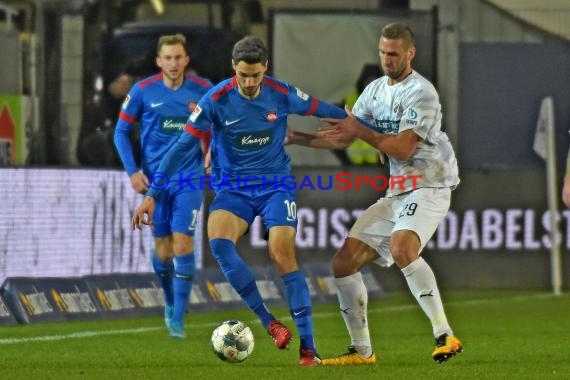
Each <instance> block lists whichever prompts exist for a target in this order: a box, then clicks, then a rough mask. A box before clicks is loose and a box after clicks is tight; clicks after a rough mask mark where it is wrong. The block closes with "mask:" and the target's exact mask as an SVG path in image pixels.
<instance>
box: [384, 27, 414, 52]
mask: <svg viewBox="0 0 570 380" xmlns="http://www.w3.org/2000/svg"><path fill="white" fill-rule="evenodd" d="M380 35H381V36H382V37H384V38H387V39H389V40H394V39H400V38H401V39H403V40H404V42H405V47H406V49H409V48H411V47H412V46H415V45H416V40H415V38H414V32H412V29H410V27H409V26H408V25H406V24H402V23H397V22H395V23H392V24H388V25H386V26H385V27H383V28H382V32H381V33H380Z"/></svg>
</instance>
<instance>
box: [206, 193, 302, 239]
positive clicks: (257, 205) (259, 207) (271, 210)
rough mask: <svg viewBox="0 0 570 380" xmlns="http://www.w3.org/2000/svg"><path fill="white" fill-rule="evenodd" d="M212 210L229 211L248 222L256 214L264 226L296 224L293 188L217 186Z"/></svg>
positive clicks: (293, 225) (294, 225)
mask: <svg viewBox="0 0 570 380" xmlns="http://www.w3.org/2000/svg"><path fill="white" fill-rule="evenodd" d="M215 210H226V211H229V212H231V213H233V214H235V215H237V216H239V217H240V218H242V219H243V220H245V221H246V222H247V224H248V225H251V223H253V219H254V218H255V217H256V216H257V215H259V216H261V219H262V221H263V226H264V227H265V229H266V230H269V229H270V228H271V227H275V226H291V227H293V228H295V229H296V228H297V204H296V203H295V191H294V190H286V189H239V190H220V191H218V192H217V193H216V197H215V198H214V201H213V202H212V204H211V206H210V213H212V212H213V211H215Z"/></svg>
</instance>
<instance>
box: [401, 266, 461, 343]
mask: <svg viewBox="0 0 570 380" xmlns="http://www.w3.org/2000/svg"><path fill="white" fill-rule="evenodd" d="M402 273H403V274H404V277H405V278H406V281H407V282H408V286H409V287H410V291H411V292H412V294H413V295H414V297H415V298H416V300H417V301H418V303H419V304H420V307H421V308H422V310H423V311H424V313H425V314H426V315H427V317H428V318H429V320H430V321H431V325H432V329H433V335H434V336H435V337H436V338H437V337H439V336H440V335H442V334H448V335H453V332H452V331H451V327H449V323H447V317H446V316H445V312H444V310H443V304H442V302H441V297H440V295H439V290H438V288H437V283H436V280H435V275H434V274H433V271H432V270H431V268H430V266H429V265H428V263H427V262H425V260H424V259H423V258H421V257H420V258H419V259H417V260H415V261H414V262H412V263H411V264H409V265H408V266H407V267H405V268H403V269H402Z"/></svg>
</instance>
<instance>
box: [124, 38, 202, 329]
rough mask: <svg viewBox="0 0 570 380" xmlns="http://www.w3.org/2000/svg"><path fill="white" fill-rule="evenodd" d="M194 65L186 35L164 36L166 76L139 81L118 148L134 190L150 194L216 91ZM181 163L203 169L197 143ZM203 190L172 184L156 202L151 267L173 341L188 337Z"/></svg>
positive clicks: (183, 168) (160, 52) (160, 51)
mask: <svg viewBox="0 0 570 380" xmlns="http://www.w3.org/2000/svg"><path fill="white" fill-rule="evenodd" d="M189 62H190V57H189V55H188V51H187V48H186V38H185V37H184V36H183V35H182V34H176V35H166V36H161V37H160V38H159V40H158V46H157V56H156V64H157V66H158V67H160V69H161V72H160V73H159V74H157V75H153V76H151V77H148V78H145V79H142V80H141V81H139V82H137V83H135V85H134V86H133V87H132V88H131V90H130V92H129V94H128V95H127V97H126V98H125V101H124V102H123V105H122V107H121V112H120V113H119V120H118V121H117V125H116V128H115V136H114V140H115V146H116V148H117V151H118V153H119V156H120V157H121V161H122V163H123V166H124V168H125V170H126V172H127V174H128V175H129V178H130V179H131V185H132V187H133V189H134V190H135V191H136V192H137V193H140V194H143V195H144V194H146V192H147V191H148V185H149V184H148V177H149V176H150V175H151V174H152V173H154V172H156V171H157V170H158V165H159V164H160V160H161V158H162V157H163V156H164V154H165V153H166V152H167V151H168V149H169V148H170V146H172V145H173V144H174V142H175V141H176V140H177V139H178V136H179V135H180V133H181V132H182V130H183V128H184V126H185V124H186V120H187V119H188V115H190V113H191V112H192V111H193V110H194V108H195V107H196V104H197V103H198V100H200V98H201V97H202V95H204V94H205V93H206V92H207V91H208V90H209V89H210V88H211V87H212V84H211V83H210V81H209V80H207V79H204V78H200V77H198V76H195V75H189V74H186V73H185V69H186V67H187V66H188V63H189ZM136 121H139V122H140V123H139V124H140V141H141V152H142V158H141V161H142V162H141V168H140V169H142V171H141V170H140V169H139V167H138V166H137V164H136V162H135V159H134V155H133V147H132V145H131V142H130V138H129V134H130V130H131V128H132V127H133V124H134V123H135V122H136ZM192 144H193V145H192V146H191V147H190V148H189V149H187V150H186V151H185V154H184V155H183V157H181V159H180V162H179V164H180V172H183V173H190V172H200V171H202V170H203V153H202V148H203V149H204V151H205V150H206V149H207V145H204V146H203V147H202V148H201V147H200V142H199V141H198V140H195V141H192ZM202 195H203V192H202V191H201V190H199V189H198V190H195V189H192V188H191V187H189V186H186V187H182V186H178V183H177V182H176V181H172V182H171V183H170V184H169V186H168V188H167V189H165V191H163V192H161V193H160V195H159V196H157V198H156V209H155V212H154V215H153V226H154V228H153V230H152V234H153V237H154V243H155V249H154V250H153V253H152V266H153V268H154V271H155V273H156V275H157V278H158V280H159V282H160V285H161V286H162V288H163V289H164V298H165V310H164V320H165V324H166V327H167V328H168V330H169V333H170V336H171V337H173V338H184V337H185V332H184V314H185V312H186V308H187V305H188V300H189V297H190V293H191V291H192V285H193V279H194V271H195V266H196V265H195V257H194V252H193V251H194V248H193V235H194V231H195V228H196V221H197V220H198V212H199V210H200V205H201V203H202Z"/></svg>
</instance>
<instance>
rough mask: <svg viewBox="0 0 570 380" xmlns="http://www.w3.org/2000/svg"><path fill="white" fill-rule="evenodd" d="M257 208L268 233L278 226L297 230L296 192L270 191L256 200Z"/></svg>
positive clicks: (261, 193)
mask: <svg viewBox="0 0 570 380" xmlns="http://www.w3.org/2000/svg"><path fill="white" fill-rule="evenodd" d="M256 208H257V212H258V214H259V215H261V218H262V220H263V226H264V227H265V229H266V230H267V231H269V230H271V228H273V227H277V226H289V227H292V228H293V229H294V230H296V229H297V203H296V197H295V191H294V190H286V189H277V190H274V189H268V190H265V191H264V192H260V194H258V197H257V198H256Z"/></svg>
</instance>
